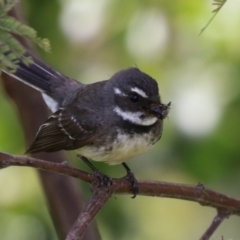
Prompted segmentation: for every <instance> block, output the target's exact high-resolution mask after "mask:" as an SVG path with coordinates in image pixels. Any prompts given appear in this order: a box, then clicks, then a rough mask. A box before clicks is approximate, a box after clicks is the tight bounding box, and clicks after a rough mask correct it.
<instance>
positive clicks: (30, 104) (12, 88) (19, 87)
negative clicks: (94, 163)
mask: <svg viewBox="0 0 240 240" xmlns="http://www.w3.org/2000/svg"><path fill="white" fill-rule="evenodd" d="M10 15H11V16H13V17H15V18H17V19H19V20H20V21H22V22H24V20H23V16H22V12H21V9H20V6H19V5H16V7H15V8H14V9H13V10H12V11H11V12H10ZM18 40H19V41H20V42H21V44H22V45H23V46H24V47H26V48H27V49H31V46H30V45H29V42H27V41H26V40H25V39H24V38H18ZM2 80H3V86H4V88H5V90H6V93H7V94H8V96H9V97H10V98H11V99H12V101H13V102H14V104H15V106H16V109H17V112H18V114H19V118H20V122H21V124H22V128H23V132H24V134H25V138H26V142H27V146H29V145H30V143H31V142H32V141H33V139H34V138H35V134H36V132H37V131H38V128H39V126H40V125H41V124H42V123H43V122H44V121H45V120H46V119H47V118H48V116H49V111H48V109H47V107H46V105H45V103H44V102H43V100H42V97H41V95H40V93H38V92H37V91H35V90H34V89H32V88H30V87H28V86H26V85H24V84H23V83H21V82H20V81H16V80H15V79H13V78H11V77H10V76H8V75H6V74H2ZM33 156H34V157H37V158H40V159H44V160H46V161H52V162H63V161H67V158H66V155H65V154H64V152H63V151H61V152H55V153H51V154H47V153H38V154H34V155H33ZM39 177H40V180H41V182H42V187H43V190H44V192H45V199H46V200H47V203H48V207H49V209H50V211H49V212H50V214H51V217H52V219H53V223H54V226H55V230H56V232H57V234H58V236H59V239H64V238H65V236H66V235H67V234H68V232H69V230H70V228H71V227H72V225H73V223H74V222H75V220H76V218H77V216H78V214H79V213H80V212H81V211H82V209H83V208H84V205H85V200H84V196H83V194H82V193H81V188H80V186H78V185H77V183H76V182H75V181H74V179H70V178H66V177H64V176H61V175H56V174H52V173H48V172H42V171H40V172H39ZM84 239H85V240H99V239H100V236H99V233H98V230H97V228H96V225H95V224H92V226H90V228H89V229H88V231H87V232H86V234H85V236H84Z"/></svg>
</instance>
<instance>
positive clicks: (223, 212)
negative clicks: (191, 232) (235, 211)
mask: <svg viewBox="0 0 240 240" xmlns="http://www.w3.org/2000/svg"><path fill="white" fill-rule="evenodd" d="M229 216H230V212H228V211H226V210H222V209H219V210H218V213H217V216H216V217H215V218H214V219H213V221H212V223H211V225H210V227H209V228H208V229H207V230H206V232H205V233H204V234H203V236H202V237H201V238H200V240H209V239H210V237H211V236H212V234H213V233H214V232H215V231H216V229H217V228H218V227H219V226H220V224H221V223H222V222H223V220H224V219H225V218H228V217H229Z"/></svg>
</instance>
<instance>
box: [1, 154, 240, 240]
mask: <svg viewBox="0 0 240 240" xmlns="http://www.w3.org/2000/svg"><path fill="white" fill-rule="evenodd" d="M9 166H29V167H34V168H38V169H41V170H45V171H49V172H54V173H60V174H64V175H67V176H70V177H74V178H78V179H81V180H83V181H85V182H88V183H91V184H92V185H93V192H94V195H93V198H92V199H91V200H90V202H89V203H88V205H87V207H86V208H85V210H84V211H83V212H82V213H81V214H80V216H79V219H78V220H77V222H76V223H75V224H74V227H73V228H72V229H71V231H70V233H69V235H68V240H76V239H80V238H74V237H73V236H76V233H79V234H80V233H81V234H82V233H83V232H84V231H85V229H86V227H87V225H88V224H89V221H90V220H92V219H93V218H94V216H95V215H96V214H97V212H98V211H99V210H100V209H101V208H102V207H103V205H104V204H105V203H106V201H107V200H108V198H110V196H111V194H112V193H115V194H130V195H131V194H132V190H131V185H130V183H129V181H127V180H125V179H113V182H112V186H111V187H110V189H109V192H106V189H102V188H101V189H98V188H97V187H96V186H97V184H96V183H97V181H98V179H97V177H96V176H95V175H93V174H90V173H87V172H84V171H82V170H79V169H76V168H73V167H71V166H69V165H67V164H66V163H65V162H63V163H53V162H48V161H44V160H39V159H35V158H30V157H22V156H13V155H9V154H6V153H1V152H0V167H1V168H5V167H9ZM138 184H139V195H145V196H158V197H168V198H176V199H184V200H189V201H194V202H198V203H200V204H201V205H202V206H209V207H213V208H215V209H216V210H217V211H218V215H217V216H216V217H215V219H214V221H213V223H212V224H211V226H210V227H209V229H208V230H207V231H206V233H205V234H204V235H203V237H202V238H201V239H204V240H207V239H209V238H210V236H211V235H212V233H213V232H214V231H215V230H216V229H217V227H218V226H219V225H220V224H221V222H222V221H223V220H224V219H225V218H226V217H228V216H230V215H238V216H240V200H237V199H234V198H231V197H228V196H226V195H224V194H221V193H218V192H215V191H212V190H210V189H207V188H205V187H204V186H203V185H202V184H198V185H197V186H188V185H183V184H174V183H166V182H157V181H139V182H138ZM106 193H107V194H106ZM86 216H87V218H86ZM70 237H71V238H70ZM78 237H79V236H78Z"/></svg>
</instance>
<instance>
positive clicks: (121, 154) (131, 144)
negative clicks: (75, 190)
mask: <svg viewBox="0 0 240 240" xmlns="http://www.w3.org/2000/svg"><path fill="white" fill-rule="evenodd" d="M156 141H157V139H156V136H155V134H153V132H150V133H144V134H132V135H127V134H126V133H124V132H120V131H118V134H117V136H116V138H115V139H114V141H112V143H110V144H108V146H100V147H96V146H85V147H83V148H80V149H78V150H77V151H78V153H79V154H81V155H83V156H85V157H87V158H89V159H91V160H94V161H99V162H107V163H108V164H110V165H115V164H120V163H122V162H125V161H128V160H130V159H132V158H134V157H136V156H139V155H141V154H143V153H145V152H147V151H148V150H149V149H150V148H151V147H152V146H153V145H154V143H155V142H156Z"/></svg>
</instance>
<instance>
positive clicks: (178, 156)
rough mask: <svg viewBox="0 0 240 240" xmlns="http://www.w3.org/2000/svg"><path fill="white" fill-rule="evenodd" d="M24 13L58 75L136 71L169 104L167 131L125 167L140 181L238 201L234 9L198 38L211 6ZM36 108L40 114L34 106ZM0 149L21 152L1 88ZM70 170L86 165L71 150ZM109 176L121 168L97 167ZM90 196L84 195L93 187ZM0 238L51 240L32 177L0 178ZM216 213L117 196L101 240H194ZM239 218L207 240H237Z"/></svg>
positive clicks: (29, 9)
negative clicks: (47, 45) (46, 43)
mask: <svg viewBox="0 0 240 240" xmlns="http://www.w3.org/2000/svg"><path fill="white" fill-rule="evenodd" d="M22 5H23V9H24V14H25V16H26V19H27V21H28V23H29V25H30V26H32V27H33V28H35V29H36V30H37V31H38V33H39V36H41V37H47V38H48V39H49V40H50V41H51V45H52V53H51V54H47V53H44V52H42V51H39V55H40V56H41V58H42V59H44V60H45V61H46V62H48V63H49V64H51V65H52V66H53V67H55V68H56V69H58V70H59V71H60V72H62V73H64V74H66V75H68V76H71V77H73V78H75V79H78V80H80V81H82V82H85V83H90V82H95V81H98V80H104V79H107V78H109V77H110V76H111V75H112V74H114V73H115V72H116V71H118V70H120V69H123V68H127V67H131V66H135V65H137V66H138V67H139V68H140V69H141V70H142V71H145V72H147V73H148V74H149V75H151V76H152V77H154V78H155V79H157V81H158V83H159V86H160V92H161V96H162V99H163V102H164V103H167V102H169V101H172V109H171V112H170V115H169V118H168V119H166V121H165V126H164V133H163V137H162V139H161V141H159V142H158V143H157V144H156V146H155V147H154V148H153V150H152V151H150V152H149V153H147V154H146V155H144V156H142V157H139V158H138V159H135V160H134V161H132V162H130V163H129V166H130V167H131V168H132V170H133V171H134V173H135V175H136V177H137V178H138V179H152V180H161V181H169V182H177V183H185V184H191V185H196V184H197V183H198V182H202V183H204V184H205V186H206V187H209V188H211V189H214V190H216V191H220V192H222V193H225V194H228V195H230V196H233V197H238V198H240V190H239V182H240V174H239V172H240V144H239V140H240V127H239V122H240V121H239V119H240V2H239V1H238V0H229V1H228V2H227V3H226V5H225V6H224V7H223V9H222V10H221V11H220V13H219V14H218V15H217V17H216V19H215V20H214V21H213V22H212V23H211V25H210V26H209V27H208V28H207V30H206V31H205V32H204V33H203V34H202V35H201V36H198V34H199V32H200V30H201V29H202V28H203V27H204V25H205V24H206V23H207V21H208V20H209V19H210V17H211V16H212V15H211V11H212V10H213V9H214V8H213V6H212V1H210V0H202V1H190V0H181V1H179V0H176V1H160V0H159V1H156V0H151V1H150V0H149V1H144V0H142V1H137V0H131V1H129V0H115V1H111V0H58V1H56V0H55V1H53V0H52V1H49V0H34V1H29V0H24V1H22ZM36 111H37V109H36ZM0 112H1V114H0V151H5V152H8V153H12V154H22V153H23V152H24V151H25V149H26V146H25V143H24V136H23V133H22V130H21V126H20V124H19V122H18V116H17V114H16V111H15V106H14V105H13V104H12V102H11V101H10V100H9V99H8V98H7V97H6V94H5V93H4V92H3V91H2V86H1V84H0ZM71 156H72V159H73V164H74V165H75V166H78V167H83V166H82V163H79V161H77V159H76V157H75V154H74V153H71ZM97 166H98V167H99V168H100V169H101V170H103V171H104V172H106V173H107V174H109V175H111V176H115V177H116V176H118V177H120V176H121V175H123V174H124V171H123V169H122V168H121V166H114V167H110V166H107V165H105V164H98V165H97ZM85 188H86V193H87V195H88V196H90V191H89V187H88V186H87V185H86V186H85ZM0 192H1V194H0V211H1V214H0V239H1V240H15V239H18V240H30V239H35V240H38V239H39V240H40V239H41V240H48V239H49V240H52V239H57V237H56V234H55V232H54V229H53V226H52V223H51V219H50V217H49V214H48V210H47V207H46V205H45V200H44V196H43V194H42V189H41V186H40V184H39V182H38V176H37V173H36V172H35V171H34V170H33V169H30V168H20V167H11V168H8V169H4V170H1V171H0ZM214 215H215V211H214V210H213V209H211V208H207V207H202V206H200V205H199V204H197V203H191V202H187V201H180V200H174V199H163V198H151V197H141V196H138V197H137V198H136V199H134V200H132V199H131V198H130V196H117V195H116V196H114V197H113V198H112V199H111V200H110V201H109V202H108V203H107V204H106V206H105V207H104V208H103V210H102V211H101V212H100V214H99V215H98V216H97V223H98V226H99V229H100V232H101V235H102V239H104V240H112V239H120V240H128V239H132V240H145V239H151V240H157V239H164V240H165V239H167V240H186V239H198V238H199V237H200V236H201V235H202V234H203V232H204V231H205V230H206V228H207V227H208V226H209V224H210V222H211V221H212V218H213V217H214ZM239 223H240V219H239V218H237V217H231V218H230V219H229V220H226V221H225V222H224V223H223V224H222V225H221V226H220V228H219V229H218V230H217V232H216V233H215V234H214V236H213V237H212V239H214V240H217V239H219V240H220V239H222V238H221V236H223V237H224V239H234V240H235V239H240V229H239Z"/></svg>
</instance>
